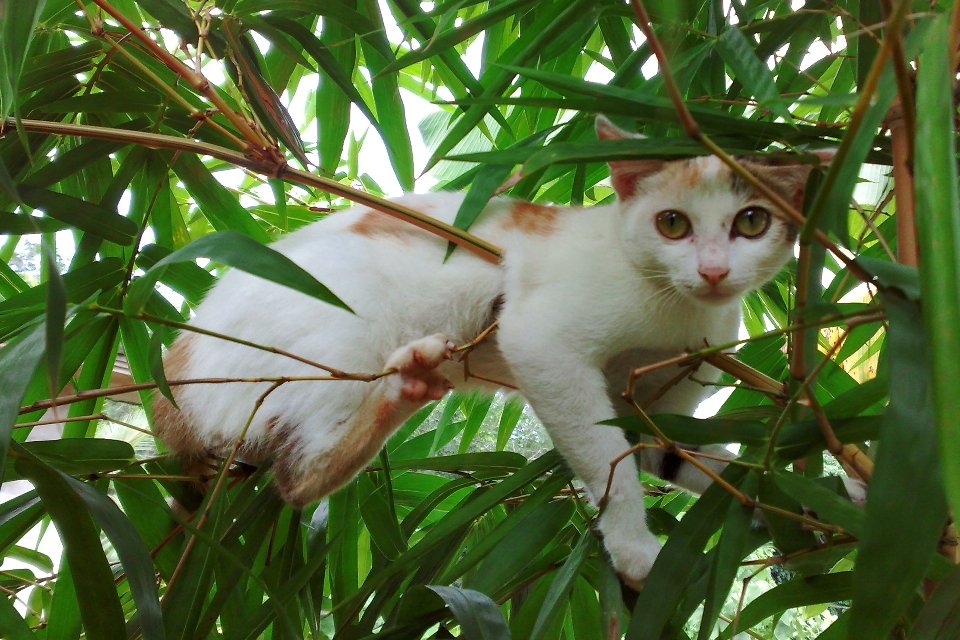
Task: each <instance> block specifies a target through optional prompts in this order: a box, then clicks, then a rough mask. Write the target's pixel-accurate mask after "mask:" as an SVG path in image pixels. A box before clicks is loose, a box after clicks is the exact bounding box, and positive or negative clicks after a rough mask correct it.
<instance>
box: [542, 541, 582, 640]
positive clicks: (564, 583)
mask: <svg viewBox="0 0 960 640" xmlns="http://www.w3.org/2000/svg"><path fill="white" fill-rule="evenodd" d="M596 542H597V539H596V537H595V536H594V534H593V531H592V530H591V529H590V528H589V527H587V528H586V529H584V531H583V533H582V534H580V539H579V540H578V541H577V546H575V547H574V548H573V551H571V552H570V556H569V557H568V558H567V559H566V561H565V562H564V563H563V566H562V567H560V570H559V571H557V575H556V576H554V578H553V582H552V583H551V584H550V590H549V591H547V596H546V598H544V601H543V605H542V606H541V607H540V614H539V615H538V616H537V621H536V623H535V624H534V625H533V632H532V633H531V634H530V640H541V639H542V638H544V637H545V634H546V633H547V631H548V630H549V629H550V628H551V627H552V626H553V622H554V620H556V618H557V616H558V615H559V614H560V613H561V611H562V607H563V606H564V605H565V604H566V602H565V601H566V599H567V596H569V595H570V591H571V589H573V585H574V582H575V581H576V580H577V577H578V576H579V575H580V572H581V571H583V565H584V564H585V563H586V561H587V558H588V557H589V556H590V554H591V553H592V552H593V551H594V549H595V548H596Z"/></svg>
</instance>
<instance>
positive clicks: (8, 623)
mask: <svg viewBox="0 0 960 640" xmlns="http://www.w3.org/2000/svg"><path fill="white" fill-rule="evenodd" d="M0 636H3V637H4V638H9V640H34V635H33V632H32V631H30V625H28V624H27V621H26V620H24V619H23V618H21V617H20V614H19V613H17V610H16V609H14V608H13V604H12V603H11V602H10V599H9V598H7V597H6V596H4V597H2V598H0Z"/></svg>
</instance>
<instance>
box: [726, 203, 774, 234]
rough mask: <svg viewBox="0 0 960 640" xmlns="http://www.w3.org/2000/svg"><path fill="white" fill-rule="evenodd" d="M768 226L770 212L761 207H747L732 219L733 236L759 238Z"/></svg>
mask: <svg viewBox="0 0 960 640" xmlns="http://www.w3.org/2000/svg"><path fill="white" fill-rule="evenodd" d="M769 226H770V212H769V211H767V210H766V209H764V208H762V207H749V208H747V209H744V210H743V211H741V212H740V213H738V214H737V217H736V218H734V219H733V234H732V235H734V236H742V237H744V238H759V237H760V236H762V235H763V232H764V231H766V230H767V228H768V227H769Z"/></svg>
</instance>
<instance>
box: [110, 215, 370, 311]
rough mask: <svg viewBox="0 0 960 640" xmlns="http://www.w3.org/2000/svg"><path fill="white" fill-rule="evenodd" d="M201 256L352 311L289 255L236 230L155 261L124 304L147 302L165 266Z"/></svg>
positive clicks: (208, 237) (213, 235)
mask: <svg viewBox="0 0 960 640" xmlns="http://www.w3.org/2000/svg"><path fill="white" fill-rule="evenodd" d="M200 257H203V258H209V259H211V260H214V261H216V262H220V263H223V264H226V265H229V266H231V267H234V268H236V269H240V270H241V271H246V272H247V273H249V274H251V275H255V276H258V277H260V278H264V279H266V280H270V281H271V282H275V283H277V284H280V285H283V286H285V287H290V288H291V289H294V290H296V291H299V292H301V293H304V294H306V295H308V296H311V297H313V298H316V299H318V300H322V301H323V302H326V303H328V304H332V305H334V306H336V307H340V308H341V309H344V310H346V311H349V312H350V313H353V311H352V310H351V309H350V307H348V306H347V305H346V304H345V303H344V302H342V301H341V300H340V298H338V297H337V296H335V295H334V294H333V292H331V291H330V290H329V289H327V288H326V287H325V286H324V285H323V284H321V283H320V282H318V281H317V280H316V279H314V277H313V276H311V275H310V274H309V273H307V272H306V271H304V270H303V269H302V268H300V267H299V266H297V265H296V264H295V263H294V262H293V261H292V260H290V258H288V257H286V256H285V255H283V254H281V253H278V252H276V251H274V250H273V249H271V248H269V247H265V246H264V245H262V244H260V243H259V242H257V241H255V240H252V239H250V238H249V237H247V236H245V235H243V234H242V233H239V232H236V231H222V232H220V233H211V234H209V235H206V236H203V237H202V238H200V239H198V240H194V241H193V242H191V243H190V244H188V245H187V246H185V247H184V248H183V249H180V250H179V251H175V252H173V253H171V254H170V255H168V256H166V257H165V258H163V259H162V260H160V261H158V262H157V263H156V264H154V265H153V266H152V267H150V269H149V270H148V271H147V272H146V273H145V274H144V275H143V276H142V277H140V278H138V279H137V280H136V281H135V283H134V286H133V287H131V292H130V294H129V295H128V297H127V301H126V303H125V304H127V306H129V307H130V308H132V309H140V308H142V307H143V305H144V304H146V301H147V297H148V296H149V295H150V293H151V292H152V291H153V285H154V284H155V283H156V282H157V281H158V280H159V279H160V277H161V276H162V275H163V273H164V271H165V270H166V268H167V266H168V265H172V264H176V263H178V262H193V261H194V260H196V259H197V258H200Z"/></svg>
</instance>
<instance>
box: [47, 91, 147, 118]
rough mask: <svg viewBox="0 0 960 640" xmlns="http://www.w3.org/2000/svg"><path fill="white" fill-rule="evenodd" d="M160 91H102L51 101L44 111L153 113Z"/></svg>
mask: <svg viewBox="0 0 960 640" xmlns="http://www.w3.org/2000/svg"><path fill="white" fill-rule="evenodd" d="M161 101H162V98H161V96H160V94H158V93H147V92H146V91H102V92H100V93H91V94H87V95H82V96H74V97H72V98H67V99H65V100H56V101H54V102H49V103H47V104H45V105H43V107H41V108H40V111H42V112H44V113H152V112H155V111H156V110H157V108H158V107H159V106H160V102H161Z"/></svg>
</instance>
